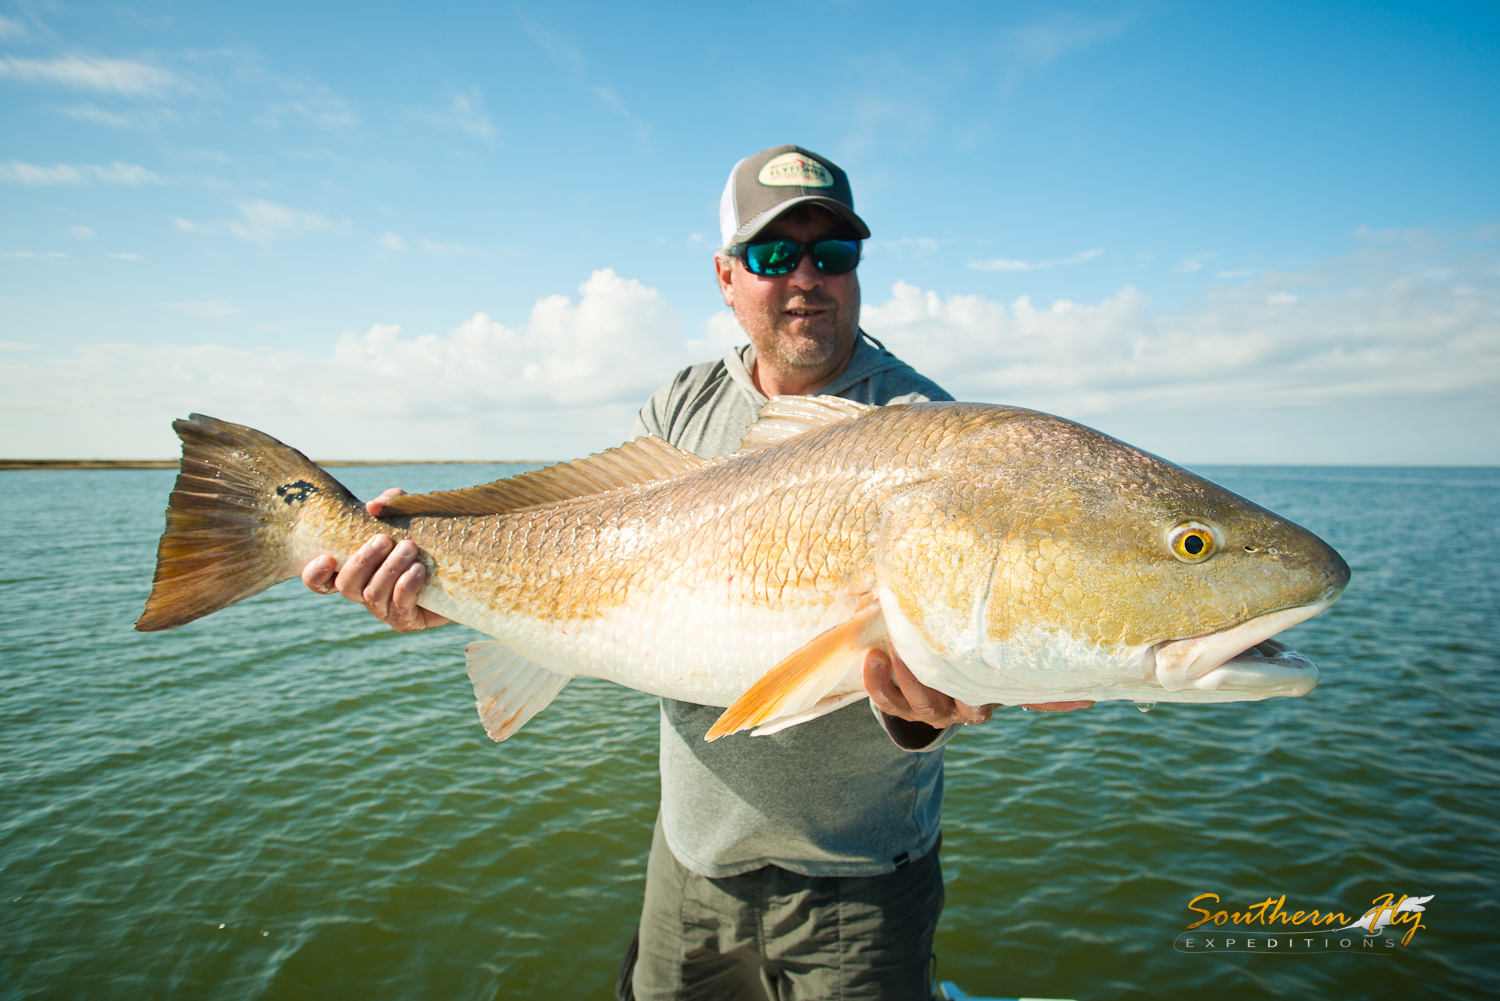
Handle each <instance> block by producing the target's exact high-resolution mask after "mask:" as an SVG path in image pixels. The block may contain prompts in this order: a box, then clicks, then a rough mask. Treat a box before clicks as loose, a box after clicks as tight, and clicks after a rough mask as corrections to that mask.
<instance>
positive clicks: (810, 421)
mask: <svg viewBox="0 0 1500 1001" xmlns="http://www.w3.org/2000/svg"><path fill="white" fill-rule="evenodd" d="M879 409H880V408H879V407H872V406H870V405H868V404H865V403H855V402H854V401H853V400H845V399H843V398H842V397H838V396H773V397H771V398H770V399H769V400H767V401H766V405H765V406H763V407H761V408H760V416H759V417H758V418H756V420H755V423H754V424H752V425H750V430H749V431H747V432H745V437H744V439H743V440H741V441H740V449H739V451H738V452H736V453H734V454H735V455H745V454H747V453H750V452H759V451H760V450H761V449H763V448H769V447H770V446H772V445H775V444H777V443H778V442H783V441H786V440H787V439H788V438H795V437H796V436H797V435H799V434H806V433H807V432H808V431H813V430H816V429H817V428H822V427H827V426H828V425H830V424H839V423H841V422H843V421H847V420H853V419H854V418H856V417H862V416H864V415H865V414H867V413H869V412H870V411H871V410H879Z"/></svg>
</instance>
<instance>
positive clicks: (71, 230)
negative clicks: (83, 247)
mask: <svg viewBox="0 0 1500 1001" xmlns="http://www.w3.org/2000/svg"><path fill="white" fill-rule="evenodd" d="M68 235H69V236H71V237H72V238H73V239H75V240H92V239H93V238H94V231H93V230H91V229H89V228H88V227H87V226H69V227H68Z"/></svg>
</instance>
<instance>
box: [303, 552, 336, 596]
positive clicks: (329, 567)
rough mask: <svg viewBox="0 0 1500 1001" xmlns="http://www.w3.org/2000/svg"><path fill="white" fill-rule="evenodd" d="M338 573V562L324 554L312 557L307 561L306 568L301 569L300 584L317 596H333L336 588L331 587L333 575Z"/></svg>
mask: <svg viewBox="0 0 1500 1001" xmlns="http://www.w3.org/2000/svg"><path fill="white" fill-rule="evenodd" d="M337 571H338V560H336V559H334V558H333V557H332V556H329V555H327V554H326V553H325V554H324V555H322V556H314V557H313V558H312V559H310V560H308V561H307V566H305V567H303V568H302V583H304V584H306V585H307V589H308V590H309V591H316V592H317V593H318V594H333V593H334V592H335V591H337V590H338V588H336V587H334V586H333V575H334V574H335V573H336V572H337Z"/></svg>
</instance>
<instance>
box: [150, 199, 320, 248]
mask: <svg viewBox="0 0 1500 1001" xmlns="http://www.w3.org/2000/svg"><path fill="white" fill-rule="evenodd" d="M237 207H238V209H239V212H240V215H239V218H238V219H220V220H216V221H213V222H194V221H193V220H191V219H181V218H176V219H173V220H172V225H174V226H176V227H177V228H178V229H179V230H180V231H182V232H184V233H196V234H198V235H200V236H218V235H220V234H221V233H228V234H229V235H230V236H237V237H239V238H240V239H241V240H248V241H249V242H251V243H254V244H256V245H257V246H260V247H261V248H266V247H269V246H270V245H271V244H272V243H274V242H276V241H277V240H282V239H286V238H287V237H292V236H300V235H302V234H306V233H330V234H342V233H346V232H348V229H349V226H348V224H347V223H343V222H338V221H335V220H333V219H329V218H328V217H327V216H323V215H319V214H318V213H316V212H308V211H305V210H303V209H294V208H288V207H287V206H285V205H282V204H280V203H279V202H271V201H266V200H265V199H256V200H255V201H249V202H240V203H239V205H238V206H237Z"/></svg>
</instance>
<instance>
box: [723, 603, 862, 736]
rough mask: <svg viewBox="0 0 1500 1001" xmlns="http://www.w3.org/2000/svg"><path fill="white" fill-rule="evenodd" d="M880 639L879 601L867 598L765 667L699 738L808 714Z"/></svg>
mask: <svg viewBox="0 0 1500 1001" xmlns="http://www.w3.org/2000/svg"><path fill="white" fill-rule="evenodd" d="M884 637H885V619H884V617H883V616H882V615H881V614H880V605H879V604H878V603H877V602H874V601H871V602H870V603H869V604H866V605H863V606H861V607H860V609H859V611H857V612H855V613H854V615H853V616H852V617H850V618H848V619H846V620H844V621H843V622H840V623H839V624H838V625H836V626H834V627H833V628H831V629H826V630H824V631H823V632H821V633H819V634H818V635H817V636H815V637H813V638H812V639H811V640H809V641H808V642H807V643H804V644H803V645H802V646H801V647H799V648H798V649H797V650H796V652H795V653H793V654H792V655H791V656H790V657H788V658H787V659H786V660H783V661H782V662H781V663H780V664H777V665H776V666H775V667H773V668H771V670H769V671H767V672H766V673H765V675H764V676H763V677H762V678H761V679H760V680H759V681H757V682H756V683H755V684H753V685H751V686H750V690H749V691H747V692H746V693H745V694H744V695H741V696H740V697H739V698H738V699H736V700H735V702H734V705H732V706H730V707H729V708H728V709H725V710H724V715H722V716H720V717H719V719H718V721H717V722H715V723H714V725H713V726H712V727H711V728H710V729H709V731H708V733H706V734H705V735H704V737H703V739H704V740H709V741H712V740H718V739H719V738H720V737H726V736H728V735H729V734H731V733H739V732H740V731H741V730H748V729H750V728H751V727H754V726H759V725H760V724H762V723H765V722H766V721H767V720H774V719H779V718H780V717H783V716H792V715H795V714H797V713H802V712H806V711H807V710H809V709H811V708H813V707H814V706H816V705H817V704H818V703H819V702H820V701H821V700H822V699H823V698H824V696H826V695H828V694H829V691H830V690H831V689H832V688H833V687H834V686H836V685H837V684H838V683H839V682H840V681H841V680H843V678H844V676H845V675H847V674H848V673H849V672H850V670H851V669H853V668H857V667H858V666H859V665H860V664H861V663H862V662H863V660H864V656H865V652H866V651H868V650H869V649H870V648H872V647H874V646H875V645H877V644H878V643H879V642H880V641H881V640H882V639H883V638H884ZM807 718H809V719H811V718H813V717H812V716H809V717H807Z"/></svg>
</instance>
